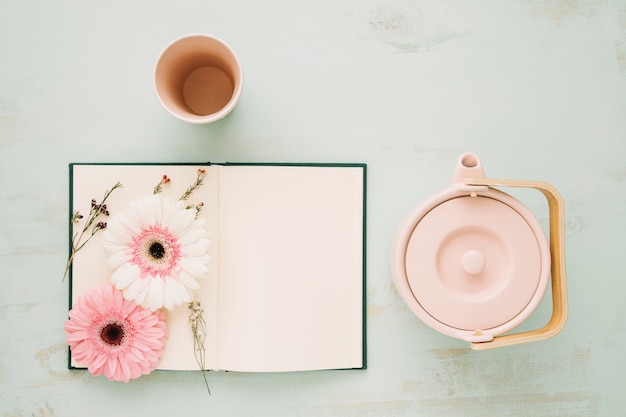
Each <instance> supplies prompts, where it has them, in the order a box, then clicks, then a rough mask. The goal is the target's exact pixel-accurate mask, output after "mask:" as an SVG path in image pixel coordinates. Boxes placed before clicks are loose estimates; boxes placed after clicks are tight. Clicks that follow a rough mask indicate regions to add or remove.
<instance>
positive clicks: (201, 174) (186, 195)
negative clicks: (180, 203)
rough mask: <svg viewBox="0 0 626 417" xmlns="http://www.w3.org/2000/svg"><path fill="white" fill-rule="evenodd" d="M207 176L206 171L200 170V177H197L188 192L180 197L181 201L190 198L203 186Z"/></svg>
mask: <svg viewBox="0 0 626 417" xmlns="http://www.w3.org/2000/svg"><path fill="white" fill-rule="evenodd" d="M205 174H206V170H204V169H202V168H198V175H197V176H196V181H195V182H194V183H193V184H192V185H191V186H190V187H189V188H187V191H185V192H184V193H183V195H181V196H180V198H179V200H187V199H188V198H189V196H191V194H192V193H193V192H194V191H195V190H196V188H198V187H200V186H201V185H202V184H203V180H204V175H205Z"/></svg>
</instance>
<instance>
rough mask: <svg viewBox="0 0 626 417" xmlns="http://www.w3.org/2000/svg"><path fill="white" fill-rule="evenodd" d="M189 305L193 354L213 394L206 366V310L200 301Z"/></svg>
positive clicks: (207, 386)
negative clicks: (204, 314)
mask: <svg viewBox="0 0 626 417" xmlns="http://www.w3.org/2000/svg"><path fill="white" fill-rule="evenodd" d="M188 307H189V311H190V313H189V323H190V325H191V332H192V333H193V354H194V357H195V358H196V362H197V363H198V367H199V368H200V372H202V378H204V385H206V389H207V392H208V393H209V395H211V388H209V381H208V380H207V377H206V367H205V353H206V351H205V348H204V342H205V340H206V335H207V327H206V322H205V321H204V317H203V316H202V313H204V310H203V309H202V307H201V306H200V302H199V301H192V302H190V303H189V305H188Z"/></svg>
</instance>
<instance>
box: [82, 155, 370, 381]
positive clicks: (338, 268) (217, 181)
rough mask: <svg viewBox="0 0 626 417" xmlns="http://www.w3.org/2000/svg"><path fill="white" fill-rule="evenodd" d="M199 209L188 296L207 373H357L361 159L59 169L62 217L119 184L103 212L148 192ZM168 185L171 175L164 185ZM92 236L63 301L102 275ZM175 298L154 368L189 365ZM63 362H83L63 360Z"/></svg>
mask: <svg viewBox="0 0 626 417" xmlns="http://www.w3.org/2000/svg"><path fill="white" fill-rule="evenodd" d="M198 170H203V172H204V175H203V181H202V182H203V183H202V185H201V186H199V187H198V188H197V189H196V190H194V192H193V194H192V196H191V197H190V199H189V201H190V202H191V203H190V204H192V205H201V210H199V211H197V218H198V219H204V221H205V223H204V227H206V229H207V231H208V235H209V238H210V240H211V244H210V247H209V252H210V256H211V258H212V260H211V262H210V269H209V272H208V274H205V275H206V276H204V277H202V279H199V280H198V282H200V288H199V289H196V290H194V294H195V297H196V298H197V299H198V300H199V301H200V302H201V305H202V307H203V309H204V319H205V321H206V323H207V329H208V330H207V338H206V343H205V364H206V368H207V369H212V370H230V371H242V372H281V371H304V370H320V369H351V368H365V367H366V356H365V313H364V305H365V304H364V299H365V296H364V290H365V262H364V260H365V178H366V175H365V174H366V167H365V165H364V164H232V163H228V164H143V163H142V164H81V163H77V164H71V165H70V183H71V184H70V185H71V187H70V188H71V192H70V204H71V209H72V212H74V211H76V210H79V211H81V212H88V211H89V204H90V202H91V200H92V198H96V199H97V198H100V197H101V195H102V192H103V191H104V190H106V189H109V188H111V186H112V185H113V184H115V183H116V182H118V181H119V182H121V183H122V184H123V188H120V189H118V190H115V192H114V193H112V194H111V196H110V197H109V199H108V200H107V209H108V211H110V212H111V216H110V217H111V218H112V217H113V216H114V215H115V214H116V213H119V212H125V211H126V210H127V208H128V206H129V204H130V203H132V202H133V201H136V200H138V199H140V198H142V197H144V196H147V195H151V194H152V193H153V188H154V186H155V184H156V183H157V182H158V181H159V180H160V179H161V178H163V176H164V175H166V176H167V178H168V183H166V184H163V186H162V191H161V192H160V194H162V195H163V196H164V197H165V196H170V197H171V198H172V200H176V199H177V198H178V196H180V195H181V194H183V193H184V192H185V189H186V188H187V187H188V186H189V185H190V184H192V183H193V182H194V180H195V179H196V175H197V172H198ZM170 180H171V181H170ZM102 240H103V234H102V233H98V234H96V235H94V237H93V239H92V240H91V241H90V242H89V244H88V245H86V246H85V247H84V248H83V249H81V250H80V252H78V253H77V255H76V257H75V259H74V261H73V265H72V269H71V274H70V277H71V279H70V288H71V291H70V308H71V306H72V305H73V303H76V301H77V299H78V297H80V296H81V295H83V294H84V293H85V292H86V291H88V290H89V289H90V288H94V287H97V286H99V285H103V284H107V283H109V282H110V279H111V274H112V270H111V266H110V265H109V264H108V263H107V260H108V254H107V253H106V252H105V251H104V250H103V242H102ZM188 315H189V311H188V309H187V306H186V305H178V306H176V307H175V308H173V309H172V310H168V311H166V322H167V328H168V333H169V334H168V337H167V340H166V344H165V349H164V353H163V355H162V357H161V359H160V363H159V366H158V369H172V370H197V369H198V364H197V362H196V360H195V358H194V354H193V349H194V347H193V337H192V335H191V331H190V326H189V322H188ZM70 366H71V367H79V368H80V367H84V364H80V363H75V361H74V360H72V359H71V355H70Z"/></svg>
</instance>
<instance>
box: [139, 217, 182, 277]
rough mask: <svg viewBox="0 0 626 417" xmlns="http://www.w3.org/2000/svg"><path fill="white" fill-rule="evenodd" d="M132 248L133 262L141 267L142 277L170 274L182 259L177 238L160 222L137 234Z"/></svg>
mask: <svg viewBox="0 0 626 417" xmlns="http://www.w3.org/2000/svg"><path fill="white" fill-rule="evenodd" d="M130 248H131V251H132V260H131V262H132V263H134V264H135V265H137V266H138V267H139V269H140V271H141V276H142V277H146V276H152V277H164V276H168V275H169V274H171V273H172V270H173V269H174V268H176V267H177V266H178V262H179V261H180V259H181V253H180V243H178V240H177V238H176V237H175V236H174V235H173V234H172V233H171V232H170V231H169V230H168V229H167V228H165V227H162V226H161V225H159V224H158V223H157V224H155V225H152V226H150V227H147V228H145V229H143V230H142V231H141V233H139V234H137V235H135V236H134V237H133V241H132V243H131V245H130Z"/></svg>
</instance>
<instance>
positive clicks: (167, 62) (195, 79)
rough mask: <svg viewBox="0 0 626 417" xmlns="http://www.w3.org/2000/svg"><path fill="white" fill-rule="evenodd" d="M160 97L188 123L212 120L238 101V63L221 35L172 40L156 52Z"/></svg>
mask: <svg viewBox="0 0 626 417" xmlns="http://www.w3.org/2000/svg"><path fill="white" fill-rule="evenodd" d="M154 87H155V90H156V93H157V97H158V98H159V101H160V102H161V104H162V105H163V107H165V109H166V110H167V111H168V112H170V113H171V114H172V115H174V116H175V117H177V118H179V119H180V120H183V121H185V122H189V123H195V124H203V123H212V122H215V121H218V120H220V119H222V118H224V117H225V116H226V115H228V114H229V113H230V112H231V111H232V110H233V109H234V108H235V106H236V105H237V102H238V101H239V97H240V96H241V90H242V87H243V73H242V70H241V64H240V63H239V60H238V59H237V56H236V55H235V54H234V52H233V50H232V49H231V48H230V47H229V46H228V45H227V44H226V43H225V42H224V41H222V40H221V39H219V38H216V37H214V36H210V35H205V34H191V35H185V36H183V37H180V38H178V39H176V40H174V41H173V42H172V43H170V44H169V45H168V46H166V47H165V49H164V50H163V52H161V54H160V55H159V58H158V60H157V63H156V68H155V71H154Z"/></svg>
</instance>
